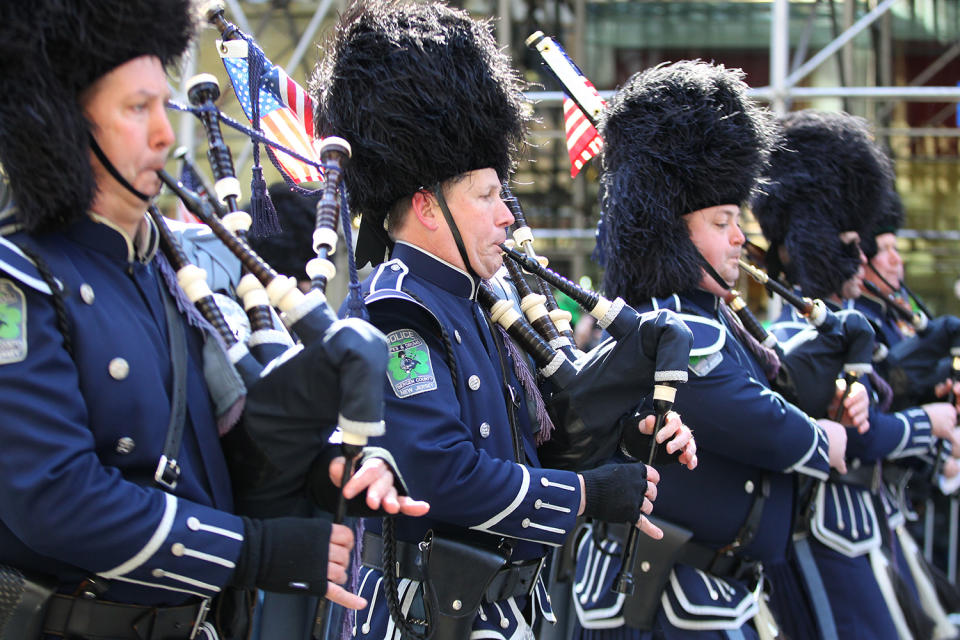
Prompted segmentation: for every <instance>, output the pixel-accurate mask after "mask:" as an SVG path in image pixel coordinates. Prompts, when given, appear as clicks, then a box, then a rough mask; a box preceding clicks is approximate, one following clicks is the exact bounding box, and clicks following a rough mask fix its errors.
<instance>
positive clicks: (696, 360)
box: [690, 351, 723, 377]
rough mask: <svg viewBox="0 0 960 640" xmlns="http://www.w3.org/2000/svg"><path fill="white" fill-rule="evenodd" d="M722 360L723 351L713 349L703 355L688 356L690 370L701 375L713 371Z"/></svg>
mask: <svg viewBox="0 0 960 640" xmlns="http://www.w3.org/2000/svg"><path fill="white" fill-rule="evenodd" d="M722 360H723V353H722V352H720V351H714V352H713V353H711V354H709V355H705V356H692V357H691V358H690V371H693V372H694V373H695V374H696V375H698V376H700V377H703V376H705V375H707V374H708V373H710V372H711V371H713V370H714V369H715V368H716V367H717V365H718V364H720V362H721V361H722Z"/></svg>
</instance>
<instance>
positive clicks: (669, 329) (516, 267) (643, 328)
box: [477, 185, 693, 594]
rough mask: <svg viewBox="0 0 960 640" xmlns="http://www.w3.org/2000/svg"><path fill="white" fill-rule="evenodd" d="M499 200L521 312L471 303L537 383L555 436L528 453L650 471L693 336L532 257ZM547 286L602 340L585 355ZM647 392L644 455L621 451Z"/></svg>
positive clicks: (563, 464)
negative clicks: (628, 460)
mask: <svg viewBox="0 0 960 640" xmlns="http://www.w3.org/2000/svg"><path fill="white" fill-rule="evenodd" d="M501 195H502V197H503V199H504V200H505V201H506V202H507V203H508V205H509V206H510V208H511V210H512V211H513V212H514V217H515V219H516V223H515V227H514V231H513V237H514V241H515V242H516V244H517V245H519V246H521V247H523V249H524V253H520V252H518V251H516V249H514V248H511V247H509V246H507V245H506V244H504V245H501V249H502V250H503V252H504V256H505V260H504V265H505V267H506V269H507V271H508V273H509V275H510V280H511V281H512V282H513V283H514V286H515V287H516V289H517V293H518V295H519V296H520V301H519V306H520V308H521V310H522V311H523V314H521V313H520V312H518V311H517V310H516V307H515V306H514V303H513V301H511V300H506V299H500V298H498V297H497V296H496V295H495V294H494V293H493V292H492V291H490V290H489V288H487V287H486V286H485V285H484V286H481V287H480V290H479V292H478V298H477V299H478V301H479V302H480V303H481V304H482V305H483V306H485V307H486V308H487V309H488V310H489V312H490V317H491V319H492V320H493V321H494V322H496V323H498V324H499V325H500V326H501V327H503V328H504V330H505V331H506V332H507V333H508V334H510V336H511V337H512V338H513V339H514V340H515V341H516V342H517V343H518V344H519V345H520V346H521V347H522V348H524V350H525V351H526V352H527V353H528V354H530V356H531V358H532V359H533V360H534V363H535V364H536V366H537V367H538V369H539V371H540V374H541V376H542V377H543V379H544V380H545V381H546V383H547V384H546V385H544V386H545V387H546V391H545V394H544V401H545V404H546V408H547V411H548V412H549V413H550V416H551V419H552V421H553V424H554V426H555V428H554V431H553V432H552V434H550V438H549V440H546V441H545V442H543V443H542V444H541V445H540V447H539V448H538V451H537V455H538V457H539V458H540V460H541V462H543V463H544V464H545V465H546V466H549V467H553V468H560V469H570V470H582V469H589V468H593V467H596V466H599V465H601V464H603V463H605V462H607V461H608V460H609V459H610V458H611V457H612V456H613V455H614V454H616V453H617V451H618V450H620V449H625V450H626V451H627V453H629V454H630V455H631V456H633V457H637V458H640V457H645V462H646V463H647V464H648V465H649V464H652V463H653V462H654V459H655V458H656V451H657V442H656V434H657V432H658V431H659V430H660V429H661V428H662V427H663V425H664V424H665V422H666V418H667V413H668V412H669V411H670V409H671V408H672V407H673V402H674V399H675V397H676V385H677V384H680V383H683V382H686V380H687V366H688V364H689V358H690V349H691V348H692V346H693V334H692V333H691V332H690V329H689V328H687V326H686V325H685V324H684V323H683V322H682V321H681V320H680V319H679V318H678V317H677V316H676V314H674V313H673V312H671V311H665V310H663V311H656V312H651V313H648V314H640V313H638V312H637V311H636V310H635V309H633V308H632V307H630V306H629V305H627V304H626V303H625V302H624V301H623V300H622V299H621V298H617V299H616V300H608V299H607V298H604V297H603V296H601V295H599V294H597V293H595V292H593V291H589V290H587V289H584V288H582V287H580V286H579V285H576V284H574V283H573V282H571V281H570V280H568V279H566V278H564V277H563V276H561V275H559V274H557V273H555V272H554V271H552V270H550V269H548V268H547V267H546V265H545V264H544V263H545V262H546V260H545V259H544V258H541V257H539V256H537V255H536V253H535V251H534V249H533V232H532V231H531V230H530V228H529V227H528V226H527V225H526V219H525V216H524V215H523V212H522V209H521V208H520V206H519V202H518V201H517V199H516V198H515V197H514V196H513V194H512V193H510V190H509V188H508V187H507V186H506V185H504V187H503V191H502V193H501ZM524 272H526V273H529V274H531V275H532V276H533V277H534V278H535V279H536V281H537V288H538V289H539V290H540V291H546V292H548V293H550V295H546V294H539V293H536V292H534V291H533V288H532V287H530V285H529V283H528V282H527V281H526V276H525V275H524ZM551 287H555V288H556V289H557V290H559V291H561V292H562V293H564V294H566V295H567V296H568V297H570V298H571V299H572V300H574V301H575V302H577V304H579V305H580V306H581V307H582V308H583V309H584V310H585V311H586V312H587V313H589V314H590V315H591V316H593V317H594V318H595V319H596V321H597V325H598V326H599V327H600V328H601V329H604V330H606V332H607V333H608V334H609V337H608V338H607V339H605V340H603V341H602V342H601V343H600V344H598V345H597V346H596V347H594V348H593V349H591V350H590V351H589V352H586V353H584V352H582V351H580V350H578V349H576V347H575V346H574V345H573V344H572V342H571V340H570V337H571V336H572V332H570V331H569V319H568V317H567V314H565V313H564V312H563V311H562V310H559V309H558V308H557V307H556V301H555V299H554V298H553V295H552V291H551ZM550 307H553V308H550ZM555 318H559V320H560V322H561V323H562V322H564V321H566V323H567V326H566V327H563V328H562V329H558V327H557V325H556V323H555V321H554V319H555ZM564 333H565V334H567V335H564ZM651 389H652V395H651V400H652V404H651V406H652V409H653V414H654V416H655V418H654V420H655V422H654V430H653V436H652V437H651V439H650V444H649V449H648V450H647V451H641V450H639V449H638V448H637V447H630V443H631V441H632V440H633V438H632V437H631V436H633V434H634V433H635V432H636V430H637V421H636V420H634V419H633V417H634V415H635V411H636V410H637V409H638V408H639V407H640V405H641V404H642V403H643V401H644V400H645V397H646V396H648V395H650V393H651ZM629 524H631V525H632V524H633V523H629ZM639 535H640V532H639V530H638V529H637V528H636V527H634V526H631V527H630V533H629V537H628V540H627V543H626V545H625V547H624V551H623V562H622V564H621V566H622V570H621V574H620V575H619V576H618V579H617V582H616V584H615V589H617V590H618V591H619V592H621V593H627V594H630V593H632V592H633V589H634V580H633V575H632V571H633V566H634V564H635V562H634V560H635V555H636V550H637V544H638V542H639Z"/></svg>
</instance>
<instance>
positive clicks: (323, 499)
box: [307, 446, 407, 518]
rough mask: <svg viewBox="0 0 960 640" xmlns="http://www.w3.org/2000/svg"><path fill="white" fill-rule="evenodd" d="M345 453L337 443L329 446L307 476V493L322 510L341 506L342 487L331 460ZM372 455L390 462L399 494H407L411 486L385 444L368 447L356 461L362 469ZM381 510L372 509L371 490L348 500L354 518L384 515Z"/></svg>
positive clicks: (348, 510)
mask: <svg viewBox="0 0 960 640" xmlns="http://www.w3.org/2000/svg"><path fill="white" fill-rule="evenodd" d="M339 455H342V454H341V453H340V448H339V447H335V446H328V447H325V448H324V450H323V451H322V452H321V453H320V455H319V456H317V459H316V460H315V461H314V463H313V465H312V466H311V467H310V472H309V474H308V475H307V493H308V494H309V495H310V498H311V499H312V500H313V501H314V503H316V504H317V505H319V506H320V507H321V508H322V509H326V510H327V511H329V512H331V513H332V512H333V511H334V509H336V506H337V500H339V499H340V488H339V487H337V486H336V485H335V484H333V482H331V481H330V463H331V462H332V461H333V459H334V458H336V457H337V456H339ZM371 458H379V459H381V460H383V461H384V462H385V463H387V467H389V468H390V471H391V472H392V473H393V486H394V487H395V488H396V489H397V495H401V496H405V495H407V487H406V485H405V484H404V482H403V477H402V476H401V475H400V471H399V470H398V469H397V463H396V462H395V461H394V459H393V456H392V455H391V454H390V452H389V451H387V450H386V449H384V448H382V447H364V448H363V453H362V454H361V455H360V459H359V460H358V461H357V463H356V468H357V469H359V468H360V467H362V466H363V463H364V462H366V461H367V460H370V459H371ZM384 514H385V512H384V511H383V510H381V509H376V510H374V509H371V508H370V507H368V506H367V492H366V490H364V491H361V492H360V494H359V495H357V496H354V497H353V498H351V499H350V500H347V515H348V516H352V517H354V518H369V517H372V516H378V515H384Z"/></svg>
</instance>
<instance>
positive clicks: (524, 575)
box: [361, 531, 543, 602]
mask: <svg viewBox="0 0 960 640" xmlns="http://www.w3.org/2000/svg"><path fill="white" fill-rule="evenodd" d="M382 557H383V538H381V537H380V536H378V535H377V534H375V533H373V532H370V531H364V532H363V550H362V551H361V559H362V561H363V564H364V565H366V566H368V567H372V568H375V569H381V570H386V568H385V567H383V560H382ZM542 567H543V558H540V559H535V560H525V561H522V562H517V563H513V564H510V565H507V566H506V567H504V568H503V569H501V570H500V571H498V572H497V574H496V575H495V576H494V578H493V580H491V581H490V585H489V586H488V587H487V590H486V592H485V593H484V596H483V597H484V600H485V601H487V602H499V601H500V600H506V599H507V598H511V597H518V596H526V595H529V594H530V593H531V592H532V591H533V588H534V586H535V585H536V583H537V576H539V575H540V570H541V568H542ZM394 571H396V572H397V575H398V577H400V578H405V579H408V580H418V581H421V582H422V581H423V579H424V576H423V569H422V567H421V561H420V549H419V548H418V547H417V545H415V544H411V543H409V542H403V541H397V566H396V567H395V568H394Z"/></svg>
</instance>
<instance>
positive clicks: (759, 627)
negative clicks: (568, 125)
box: [573, 62, 865, 638]
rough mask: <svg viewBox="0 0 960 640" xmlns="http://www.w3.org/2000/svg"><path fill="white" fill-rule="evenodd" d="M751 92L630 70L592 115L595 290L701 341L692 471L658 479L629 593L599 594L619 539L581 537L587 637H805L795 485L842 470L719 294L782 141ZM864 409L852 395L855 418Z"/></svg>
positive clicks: (733, 78)
mask: <svg viewBox="0 0 960 640" xmlns="http://www.w3.org/2000/svg"><path fill="white" fill-rule="evenodd" d="M746 88H747V87H746V85H745V83H744V82H743V75H742V73H741V72H739V71H735V70H728V69H725V68H724V67H722V66H719V65H711V64H706V63H703V62H678V63H675V64H669V65H661V66H658V67H656V68H653V69H649V70H647V71H644V72H641V73H638V74H636V75H634V76H633V77H631V78H630V80H628V82H627V83H626V84H625V85H624V86H623V87H622V88H620V89H619V90H618V92H617V94H616V95H615V96H614V98H613V100H612V101H611V102H610V104H609V105H608V109H607V111H606V112H605V114H604V115H603V116H602V119H601V127H600V134H601V135H602V136H603V139H604V151H603V156H602V157H603V168H602V172H601V205H602V212H603V214H602V220H601V228H600V232H599V234H598V235H599V240H598V243H599V244H598V251H599V255H600V256H601V258H602V260H603V263H604V266H605V268H606V272H605V275H604V284H603V288H604V291H605V292H606V293H608V294H609V295H620V296H622V297H623V298H624V299H625V300H626V301H627V302H628V303H629V304H632V305H634V306H635V307H636V308H638V309H640V310H643V309H658V308H668V309H673V310H675V311H677V312H678V313H680V317H681V319H683V320H684V322H686V323H687V325H688V326H689V327H690V328H691V330H692V331H693V333H694V347H693V350H692V351H691V352H690V356H691V357H690V361H689V370H690V372H691V377H690V380H689V382H688V383H687V384H686V385H684V386H682V387H681V388H680V389H679V390H678V392H677V398H676V405H675V406H676V407H677V410H678V411H680V412H681V413H682V415H683V416H684V420H685V421H686V422H688V424H690V426H691V428H693V429H694V430H695V432H696V435H697V445H698V455H699V457H700V459H701V463H700V466H699V468H698V469H697V470H696V472H694V473H684V472H682V470H681V469H679V468H678V467H677V466H672V467H664V468H663V469H662V470H661V479H662V480H661V483H660V485H659V501H658V508H657V515H658V517H659V518H662V519H663V520H665V521H666V522H660V521H659V520H658V524H661V526H662V528H663V529H664V531H665V533H666V536H665V538H664V540H663V541H660V542H658V543H656V544H648V545H645V548H644V549H643V550H642V553H641V554H640V555H639V558H638V559H639V560H641V561H642V562H643V565H644V566H646V567H647V571H648V572H647V573H646V574H645V575H644V576H643V579H641V580H640V581H639V583H638V588H637V592H636V593H635V594H634V597H632V598H627V599H624V598H623V596H618V595H617V594H611V593H610V592H609V590H607V589H604V588H603V582H604V581H609V580H610V574H611V572H615V571H616V570H617V567H616V566H614V564H615V562H611V561H610V560H609V559H608V556H609V552H610V550H611V543H612V542H613V543H615V542H616V541H615V540H613V541H612V540H611V539H610V538H607V537H605V536H604V535H603V533H602V531H595V532H593V533H592V535H591V536H586V537H585V538H584V540H583V541H582V542H581V544H580V553H579V557H578V563H577V580H576V582H575V584H574V590H573V598H574V600H575V602H576V604H577V607H578V614H579V622H580V625H581V629H580V630H579V631H578V633H577V634H576V637H579V638H649V637H657V638H660V637H664V638H686V637H716V638H727V637H745V638H756V637H760V638H769V637H773V636H774V635H775V633H776V625H777V622H779V623H780V625H781V629H783V630H784V631H785V632H786V634H787V635H788V636H789V637H795V638H807V637H814V635H815V626H814V622H813V615H812V614H811V613H810V606H809V604H808V602H807V597H806V595H805V594H804V593H803V590H802V588H801V585H800V581H799V578H798V575H797V571H796V569H795V567H794V566H793V562H792V561H793V557H792V553H791V549H790V535H791V533H792V532H791V521H792V516H793V506H794V499H793V493H794V485H795V482H796V480H797V477H811V478H814V479H819V480H822V479H825V478H826V477H827V474H828V471H829V469H830V467H831V466H833V467H836V468H840V469H841V470H842V469H843V450H844V444H845V439H846V438H845V436H846V434H845V432H844V427H843V426H842V425H841V424H839V423H837V422H833V421H831V420H820V421H819V424H818V421H814V420H813V419H811V418H810V417H808V416H807V415H805V414H804V413H803V412H802V411H800V410H799V409H798V408H797V407H795V406H793V405H791V404H789V403H788V402H787V401H786V400H785V399H784V398H783V397H781V396H780V395H779V394H778V393H777V392H775V391H774V390H773V389H772V388H771V382H770V381H771V380H772V379H773V378H774V377H775V375H776V369H777V367H778V364H779V363H778V361H777V358H776V355H775V354H774V353H773V352H772V351H770V350H769V349H765V348H764V347H762V346H761V345H760V344H759V343H757V341H756V340H755V339H754V338H753V337H751V336H749V335H747V333H746V331H745V330H744V328H743V326H741V324H740V321H739V320H738V319H737V318H735V317H734V316H733V313H732V312H731V311H730V309H728V308H727V306H726V303H725V302H724V301H723V297H725V296H726V294H727V290H728V289H729V288H730V287H731V286H732V285H733V283H734V282H735V281H736V279H737V277H738V264H737V261H738V258H739V257H740V252H741V247H742V245H743V242H744V236H743V233H742V232H741V230H740V227H739V222H740V204H741V203H743V202H745V201H746V200H748V198H749V197H750V195H751V194H752V193H753V192H754V190H755V189H756V188H757V180H758V178H759V176H760V175H761V173H762V171H763V169H764V167H765V164H766V160H767V156H768V153H769V149H770V146H771V144H772V142H773V137H774V130H773V126H772V123H771V121H770V117H769V116H768V115H767V114H766V113H765V112H764V111H762V110H761V109H759V108H758V107H757V106H755V105H753V104H752V103H751V102H750V101H749V100H748V99H747V97H746ZM858 403H859V400H858V399H856V398H851V399H849V400H848V406H849V407H850V408H851V410H853V411H854V412H855V413H857V414H858V416H857V420H862V419H863V418H865V405H864V406H863V407H862V411H861V409H860V408H859V404H858ZM859 414H862V415H859ZM666 478H669V479H670V480H669V483H667V482H666V481H665V479H666ZM665 498H666V501H664V499H665ZM614 548H615V547H614ZM613 559H614V560H615V559H616V557H615V556H614V558H613ZM767 584H768V585H769V586H764V585H767ZM768 599H769V606H768V605H767V601H768ZM771 609H772V612H773V615H771V611H770V610H771ZM774 616H775V617H776V622H775V621H774Z"/></svg>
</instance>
